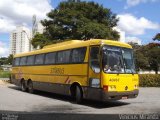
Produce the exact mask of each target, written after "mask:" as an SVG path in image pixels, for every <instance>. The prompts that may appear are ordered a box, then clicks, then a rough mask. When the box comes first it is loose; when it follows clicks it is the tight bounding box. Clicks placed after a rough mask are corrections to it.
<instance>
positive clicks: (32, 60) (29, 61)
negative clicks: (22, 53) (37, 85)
mask: <svg viewBox="0 0 160 120" xmlns="http://www.w3.org/2000/svg"><path fill="white" fill-rule="evenodd" d="M34 58H35V56H34V55H32V56H28V57H27V65H33V64H34Z"/></svg>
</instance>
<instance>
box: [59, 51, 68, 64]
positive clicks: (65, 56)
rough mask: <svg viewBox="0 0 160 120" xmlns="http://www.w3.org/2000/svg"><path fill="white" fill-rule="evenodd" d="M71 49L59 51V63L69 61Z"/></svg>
mask: <svg viewBox="0 0 160 120" xmlns="http://www.w3.org/2000/svg"><path fill="white" fill-rule="evenodd" d="M70 53H71V50H66V51H61V52H58V55H57V63H69V62H70Z"/></svg>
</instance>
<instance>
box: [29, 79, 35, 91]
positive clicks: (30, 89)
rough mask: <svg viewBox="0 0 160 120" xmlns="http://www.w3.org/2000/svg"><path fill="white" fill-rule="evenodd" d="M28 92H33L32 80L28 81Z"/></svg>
mask: <svg viewBox="0 0 160 120" xmlns="http://www.w3.org/2000/svg"><path fill="white" fill-rule="evenodd" d="M28 92H29V93H34V89H33V83H32V81H28Z"/></svg>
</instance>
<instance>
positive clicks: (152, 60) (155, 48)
mask: <svg viewBox="0 0 160 120" xmlns="http://www.w3.org/2000/svg"><path fill="white" fill-rule="evenodd" d="M147 47H148V50H149V52H148V54H147V56H148V60H149V64H150V69H152V70H154V71H155V73H156V74H158V70H159V68H160V44H158V43H150V44H148V45H147Z"/></svg>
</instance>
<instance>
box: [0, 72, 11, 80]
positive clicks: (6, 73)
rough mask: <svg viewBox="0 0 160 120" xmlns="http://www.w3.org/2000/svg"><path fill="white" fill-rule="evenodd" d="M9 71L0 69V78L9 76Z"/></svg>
mask: <svg viewBox="0 0 160 120" xmlns="http://www.w3.org/2000/svg"><path fill="white" fill-rule="evenodd" d="M10 75H11V73H10V72H9V71H2V70H0V78H9V77H10Z"/></svg>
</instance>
